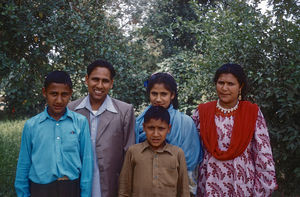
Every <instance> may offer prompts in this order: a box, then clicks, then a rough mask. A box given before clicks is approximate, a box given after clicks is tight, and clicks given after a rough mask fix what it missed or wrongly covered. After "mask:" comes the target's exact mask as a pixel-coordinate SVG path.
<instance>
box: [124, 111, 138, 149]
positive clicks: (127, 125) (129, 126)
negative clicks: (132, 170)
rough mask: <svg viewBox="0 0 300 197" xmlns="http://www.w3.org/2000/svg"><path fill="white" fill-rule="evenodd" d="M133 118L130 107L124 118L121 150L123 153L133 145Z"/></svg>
mask: <svg viewBox="0 0 300 197" xmlns="http://www.w3.org/2000/svg"><path fill="white" fill-rule="evenodd" d="M134 125H135V116H134V111H133V106H132V105H130V109H129V110H128V111H127V113H126V114H125V116H124V141H123V148H124V151H127V149H128V148H129V146H131V145H133V144H134V143H135V131H134Z"/></svg>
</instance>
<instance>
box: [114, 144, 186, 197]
mask: <svg viewBox="0 0 300 197" xmlns="http://www.w3.org/2000/svg"><path fill="white" fill-rule="evenodd" d="M189 195H190V193H189V186H188V176H187V167H186V162H185V157H184V153H183V151H182V149H181V148H179V147H177V146H173V145H171V144H166V145H165V146H164V147H163V149H162V150H158V151H153V150H152V149H151V146H150V145H149V143H148V141H145V142H143V143H140V144H135V145H132V146H131V147H130V148H129V149H128V151H127V153H126V156H125V161H124V163H123V167H122V171H121V174H120V178H119V196H141V197H147V196H149V197H155V196H159V197H176V196H178V197H179V196H180V197H185V196H186V197H189Z"/></svg>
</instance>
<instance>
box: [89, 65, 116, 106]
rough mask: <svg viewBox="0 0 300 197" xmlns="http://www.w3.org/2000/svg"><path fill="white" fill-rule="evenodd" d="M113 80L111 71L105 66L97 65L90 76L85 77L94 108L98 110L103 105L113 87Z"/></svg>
mask: <svg viewBox="0 0 300 197" xmlns="http://www.w3.org/2000/svg"><path fill="white" fill-rule="evenodd" d="M113 82H114V81H113V80H112V79H111V75H110V71H109V70H108V69H107V68H105V67H96V68H95V69H94V70H93V71H92V72H91V74H90V75H89V76H86V77H85V83H86V84H87V86H88V92H89V95H90V102H91V105H92V108H93V110H97V109H98V108H99V107H100V106H101V105H102V103H103V102H104V100H105V98H106V96H107V94H108V92H109V90H110V89H111V88H112V87H113Z"/></svg>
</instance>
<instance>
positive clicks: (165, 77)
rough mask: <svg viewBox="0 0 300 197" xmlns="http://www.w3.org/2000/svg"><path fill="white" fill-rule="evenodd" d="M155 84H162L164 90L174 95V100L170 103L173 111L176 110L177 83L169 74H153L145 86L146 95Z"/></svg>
mask: <svg viewBox="0 0 300 197" xmlns="http://www.w3.org/2000/svg"><path fill="white" fill-rule="evenodd" d="M155 84H164V86H165V88H166V89H167V90H169V91H170V92H171V93H173V94H174V99H172V101H171V103H172V104H173V107H174V109H178V93H177V83H176V81H175V79H174V77H173V76H172V75H171V74H169V73H163V72H159V73H155V74H153V75H151V77H150V78H149V80H148V84H147V93H148V94H150V91H151V89H152V88H153V86H154V85H155Z"/></svg>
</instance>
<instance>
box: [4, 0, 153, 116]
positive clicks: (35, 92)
mask: <svg viewBox="0 0 300 197" xmlns="http://www.w3.org/2000/svg"><path fill="white" fill-rule="evenodd" d="M20 2H21V3H20V4H18V2H15V1H9V2H7V3H2V4H1V6H0V13H1V23H0V25H1V29H2V31H1V44H0V46H1V47H0V48H1V50H0V57H2V58H1V65H2V66H1V72H0V74H1V79H2V78H3V80H2V84H1V86H2V89H3V91H4V92H5V94H4V96H5V102H6V111H7V112H9V113H11V114H12V115H17V116H22V115H27V116H29V115H33V114H36V113H37V112H40V111H41V110H42V109H43V108H44V105H45V102H44V99H43V97H42V96H41V89H42V85H43V81H44V76H45V75H46V74H47V73H48V72H49V71H51V70H54V69H62V70H66V71H67V72H69V73H70V74H71V77H72V79H73V83H74V92H75V94H74V95H73V98H74V99H75V98H77V97H79V96H82V95H83V94H84V93H86V88H85V84H84V76H85V74H86V67H87V65H88V64H90V63H91V62H92V61H94V60H95V59H97V58H104V59H106V60H108V61H109V62H111V63H112V64H113V65H114V66H115V68H116V70H117V76H116V79H115V84H114V88H113V91H112V95H114V96H115V97H117V98H120V99H122V100H124V101H127V102H130V103H133V104H135V105H139V104H141V103H142V102H143V100H144V98H145V97H144V95H143V94H137V93H138V92H141V91H142V89H143V82H142V81H140V80H139V77H142V78H145V76H146V75H148V72H149V71H148V68H147V67H141V66H140V65H141V64H142V62H143V63H145V64H147V62H151V56H149V55H147V54H146V53H145V52H144V51H145V50H144V49H143V47H142V46H139V45H137V44H135V43H130V42H129V40H128V39H126V37H124V36H123V35H122V34H121V31H120V30H119V29H118V28H117V26H116V25H115V21H113V20H111V19H110V18H107V16H106V14H105V10H104V9H103V2H102V3H97V2H98V1H76V2H69V3H68V2H66V1H63V0H62V1H51V2H49V1H44V0H35V1H30V2H27V1H24V2H23V1H20ZM137 76H139V77H137Z"/></svg>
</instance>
